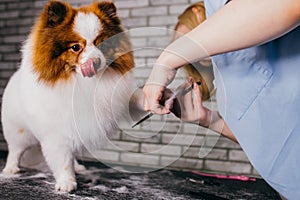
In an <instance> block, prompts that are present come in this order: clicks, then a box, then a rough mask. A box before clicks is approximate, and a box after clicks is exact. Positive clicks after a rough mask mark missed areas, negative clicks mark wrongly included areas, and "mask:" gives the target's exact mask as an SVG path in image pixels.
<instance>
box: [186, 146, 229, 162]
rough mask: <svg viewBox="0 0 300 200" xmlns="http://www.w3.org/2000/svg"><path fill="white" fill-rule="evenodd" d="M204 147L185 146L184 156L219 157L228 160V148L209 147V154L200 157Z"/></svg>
mask: <svg viewBox="0 0 300 200" xmlns="http://www.w3.org/2000/svg"><path fill="white" fill-rule="evenodd" d="M201 149H202V150H203V149H204V147H189V148H188V147H184V149H183V152H184V153H183V157H189V158H198V159H199V158H205V159H217V160H227V159H228V157H227V150H226V149H208V152H209V153H208V154H207V156H205V157H199V153H200V150H201Z"/></svg>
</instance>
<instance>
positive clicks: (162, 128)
mask: <svg viewBox="0 0 300 200" xmlns="http://www.w3.org/2000/svg"><path fill="white" fill-rule="evenodd" d="M142 130H147V131H151V132H155V133H157V132H167V133H179V132H180V130H181V129H180V123H169V122H167V121H150V122H148V123H147V124H146V123H145V124H143V126H142Z"/></svg>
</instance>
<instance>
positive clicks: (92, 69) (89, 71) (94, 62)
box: [79, 58, 101, 77]
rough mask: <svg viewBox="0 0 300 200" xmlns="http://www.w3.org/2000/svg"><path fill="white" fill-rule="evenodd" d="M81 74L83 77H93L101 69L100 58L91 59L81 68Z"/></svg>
mask: <svg viewBox="0 0 300 200" xmlns="http://www.w3.org/2000/svg"><path fill="white" fill-rule="evenodd" d="M79 68H80V72H81V74H82V76H83V77H93V76H94V75H96V74H97V71H98V70H99V69H100V68H101V59H100V58H90V59H88V60H87V61H86V62H84V63H83V64H81V65H80V66H79Z"/></svg>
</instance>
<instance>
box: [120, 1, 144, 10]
mask: <svg viewBox="0 0 300 200" xmlns="http://www.w3.org/2000/svg"><path fill="white" fill-rule="evenodd" d="M115 5H116V7H117V8H136V7H145V6H148V5H149V1H148V0H124V1H116V2H115Z"/></svg>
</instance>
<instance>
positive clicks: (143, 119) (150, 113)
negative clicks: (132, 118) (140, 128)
mask: <svg viewBox="0 0 300 200" xmlns="http://www.w3.org/2000/svg"><path fill="white" fill-rule="evenodd" d="M152 115H153V113H152V112H149V113H148V114H147V115H145V116H144V117H143V118H142V119H140V120H139V121H138V122H136V123H135V124H133V125H132V126H131V128H134V127H136V126H137V125H139V124H140V123H142V122H143V121H145V120H147V119H149V118H150V117H151V116H152Z"/></svg>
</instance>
